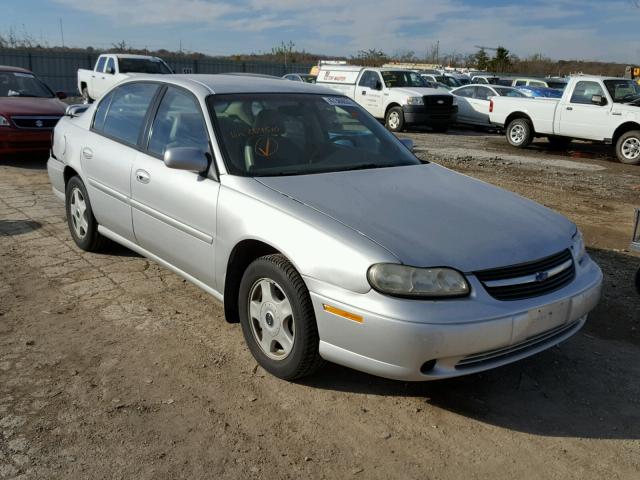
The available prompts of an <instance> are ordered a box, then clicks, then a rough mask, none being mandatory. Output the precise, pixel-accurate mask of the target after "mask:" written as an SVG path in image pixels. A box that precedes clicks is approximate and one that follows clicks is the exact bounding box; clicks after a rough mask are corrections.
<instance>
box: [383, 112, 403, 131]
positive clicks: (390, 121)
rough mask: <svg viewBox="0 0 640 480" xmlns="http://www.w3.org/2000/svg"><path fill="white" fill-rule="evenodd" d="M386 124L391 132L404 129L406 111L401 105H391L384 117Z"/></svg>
mask: <svg viewBox="0 0 640 480" xmlns="http://www.w3.org/2000/svg"><path fill="white" fill-rule="evenodd" d="M384 125H385V127H387V129H388V130H389V131H391V132H401V131H403V130H404V112H403V111H402V108H401V107H391V108H390V109H389V110H388V111H387V115H386V116H385V117H384Z"/></svg>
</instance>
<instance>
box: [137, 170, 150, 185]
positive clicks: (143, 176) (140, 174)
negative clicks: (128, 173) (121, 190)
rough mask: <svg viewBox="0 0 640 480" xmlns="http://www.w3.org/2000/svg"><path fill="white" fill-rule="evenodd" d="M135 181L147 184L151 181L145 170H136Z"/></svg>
mask: <svg viewBox="0 0 640 480" xmlns="http://www.w3.org/2000/svg"><path fill="white" fill-rule="evenodd" d="M136 180H137V181H139V182H140V183H149V182H150V181H151V176H150V175H149V172H147V171H145V170H136Z"/></svg>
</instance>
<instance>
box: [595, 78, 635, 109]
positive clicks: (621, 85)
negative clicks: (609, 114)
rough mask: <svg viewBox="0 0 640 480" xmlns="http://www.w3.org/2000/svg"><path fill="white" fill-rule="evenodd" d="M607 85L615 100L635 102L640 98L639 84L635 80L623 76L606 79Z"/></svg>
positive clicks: (617, 101) (618, 101) (605, 83)
mask: <svg viewBox="0 0 640 480" xmlns="http://www.w3.org/2000/svg"><path fill="white" fill-rule="evenodd" d="M604 85H605V87H607V91H608V92H609V95H611V98H613V101H614V102H616V103H628V102H634V101H636V100H638V99H640V90H639V89H638V84H637V83H635V82H634V81H633V80H626V79H623V78H620V79H616V80H605V81H604Z"/></svg>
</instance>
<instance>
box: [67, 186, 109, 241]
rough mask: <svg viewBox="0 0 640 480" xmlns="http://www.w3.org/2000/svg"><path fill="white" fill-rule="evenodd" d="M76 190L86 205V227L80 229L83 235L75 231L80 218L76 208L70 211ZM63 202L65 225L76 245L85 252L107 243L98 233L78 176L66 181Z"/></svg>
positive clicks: (89, 204)
mask: <svg viewBox="0 0 640 480" xmlns="http://www.w3.org/2000/svg"><path fill="white" fill-rule="evenodd" d="M76 190H77V191H78V192H79V194H80V195H81V197H82V199H83V201H84V203H85V206H86V209H85V214H84V217H85V221H86V228H84V229H82V230H84V232H85V233H84V235H83V234H82V233H78V232H77V231H76V225H77V222H78V221H79V218H80V217H79V216H78V213H75V212H77V210H74V211H73V212H72V210H73V206H72V202H74V199H73V197H74V195H75V192H76ZM64 203H65V210H66V213H67V225H69V232H71V237H72V238H73V241H74V242H76V245H77V246H78V247H79V248H81V249H82V250H85V251H87V252H98V251H100V250H102V249H103V248H104V247H105V246H106V245H107V244H108V240H107V239H106V238H105V237H103V236H102V235H100V233H98V222H97V221H96V218H95V217H94V216H93V210H92V209H91V202H90V201H89V195H88V194H87V189H86V188H85V186H84V183H83V181H82V180H81V179H80V177H78V176H75V177H72V178H71V179H70V180H69V181H68V182H67V186H66V189H65V202H64ZM80 216H81V214H80Z"/></svg>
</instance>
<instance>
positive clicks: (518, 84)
mask: <svg viewBox="0 0 640 480" xmlns="http://www.w3.org/2000/svg"><path fill="white" fill-rule="evenodd" d="M526 85H527V81H526V80H516V87H524V86H526Z"/></svg>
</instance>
